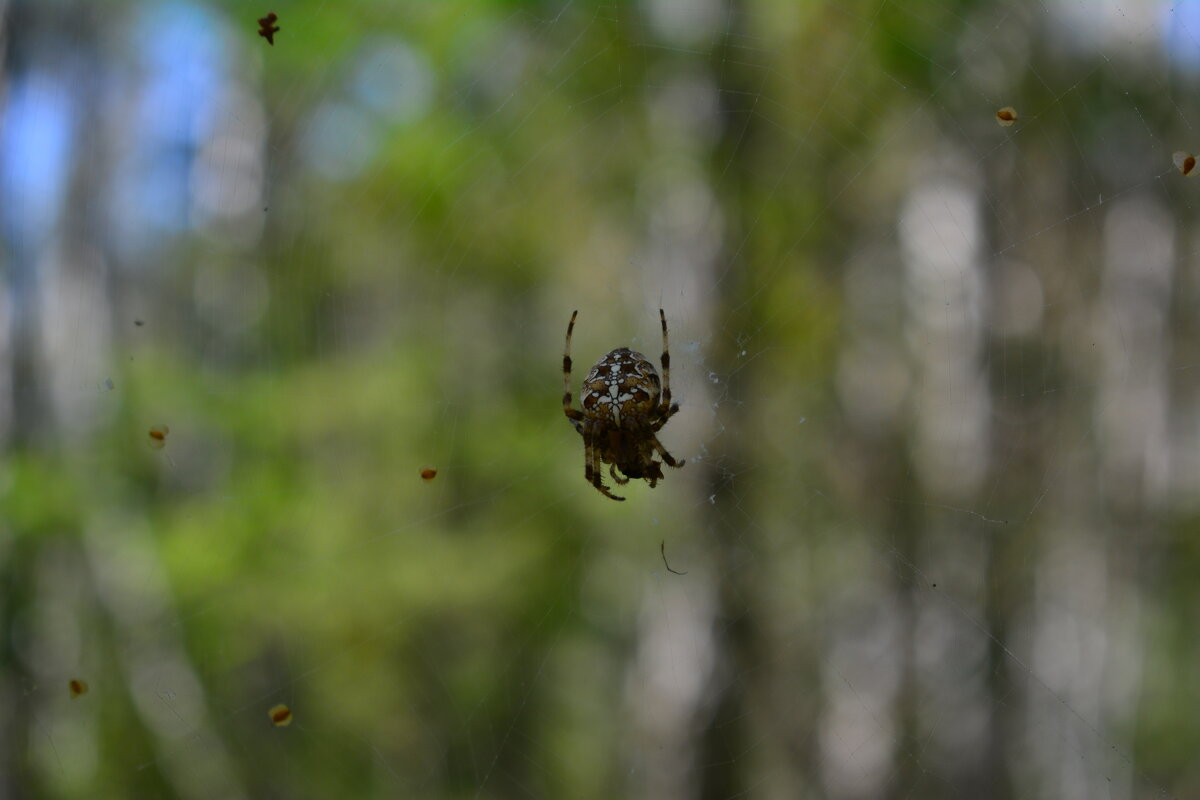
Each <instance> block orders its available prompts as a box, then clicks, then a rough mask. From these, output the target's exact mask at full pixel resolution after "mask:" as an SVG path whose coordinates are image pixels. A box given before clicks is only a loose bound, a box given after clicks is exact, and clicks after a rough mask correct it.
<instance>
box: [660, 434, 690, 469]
mask: <svg viewBox="0 0 1200 800" xmlns="http://www.w3.org/2000/svg"><path fill="white" fill-rule="evenodd" d="M652 439H653V444H654V449H655V450H657V451H658V454H659V455H660V456H662V460H663V461H665V462H666V463H667V466H668V467H682V466H683V465H684V464H686V463H687V461H685V460H684V459H682V458H681V459H679V460H678V461H676V460H675V457H674V456H672V455H671V454H670V453H668V452H667V448H665V447H663V445H662V442H660V441H659V440H658V437H657V436H654V437H652Z"/></svg>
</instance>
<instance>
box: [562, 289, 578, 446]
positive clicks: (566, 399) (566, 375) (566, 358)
mask: <svg viewBox="0 0 1200 800" xmlns="http://www.w3.org/2000/svg"><path fill="white" fill-rule="evenodd" d="M578 313H579V311H578V310H576V311H572V312H571V322H570V323H569V324H568V325H567V342H566V344H565V345H564V346H563V413H564V414H566V415H567V419H569V420H571V422H572V424H574V425H575V430H579V425H578V423H579V422H581V421H582V420H583V412H582V411H580V410H579V409H576V408H573V407H572V406H571V334H572V333H574V331H575V316H576V315H577V314H578ZM581 432H582V431H581Z"/></svg>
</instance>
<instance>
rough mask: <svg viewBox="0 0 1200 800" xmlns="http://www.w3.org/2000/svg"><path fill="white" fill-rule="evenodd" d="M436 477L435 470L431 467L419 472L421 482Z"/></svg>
mask: <svg viewBox="0 0 1200 800" xmlns="http://www.w3.org/2000/svg"><path fill="white" fill-rule="evenodd" d="M436 477H437V470H436V469H434V468H433V467H426V468H425V469H423V470H421V480H423V481H431V480H433V479H434V478H436Z"/></svg>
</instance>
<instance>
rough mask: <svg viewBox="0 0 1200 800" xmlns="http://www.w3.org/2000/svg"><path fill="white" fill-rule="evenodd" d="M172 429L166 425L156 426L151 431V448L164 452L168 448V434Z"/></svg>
mask: <svg viewBox="0 0 1200 800" xmlns="http://www.w3.org/2000/svg"><path fill="white" fill-rule="evenodd" d="M170 432H171V429H170V428H168V427H167V426H166V425H155V426H154V427H153V428H151V429H150V434H149V435H150V446H151V447H153V448H154V449H155V450H162V449H163V448H164V447H166V446H167V434H168V433H170Z"/></svg>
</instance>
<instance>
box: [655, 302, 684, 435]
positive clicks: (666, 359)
mask: <svg viewBox="0 0 1200 800" xmlns="http://www.w3.org/2000/svg"><path fill="white" fill-rule="evenodd" d="M658 319H659V321H660V322H662V332H663V351H662V359H661V360H662V378H663V388H662V402H661V403H660V404H659V405H660V406H662V407H663V408H670V409H672V410H671V411H670V412H669V413H668V414H667V416H668V417H669V416H670V415H671V414H674V413H675V411H677V410H679V406H677V405H676V406H673V405H672V404H671V348H670V347H668V346H667V315H666V314H665V313H663V310H662V309H661V308H660V309H659V310H658ZM663 422H666V420H665V419H664V420H663Z"/></svg>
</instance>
